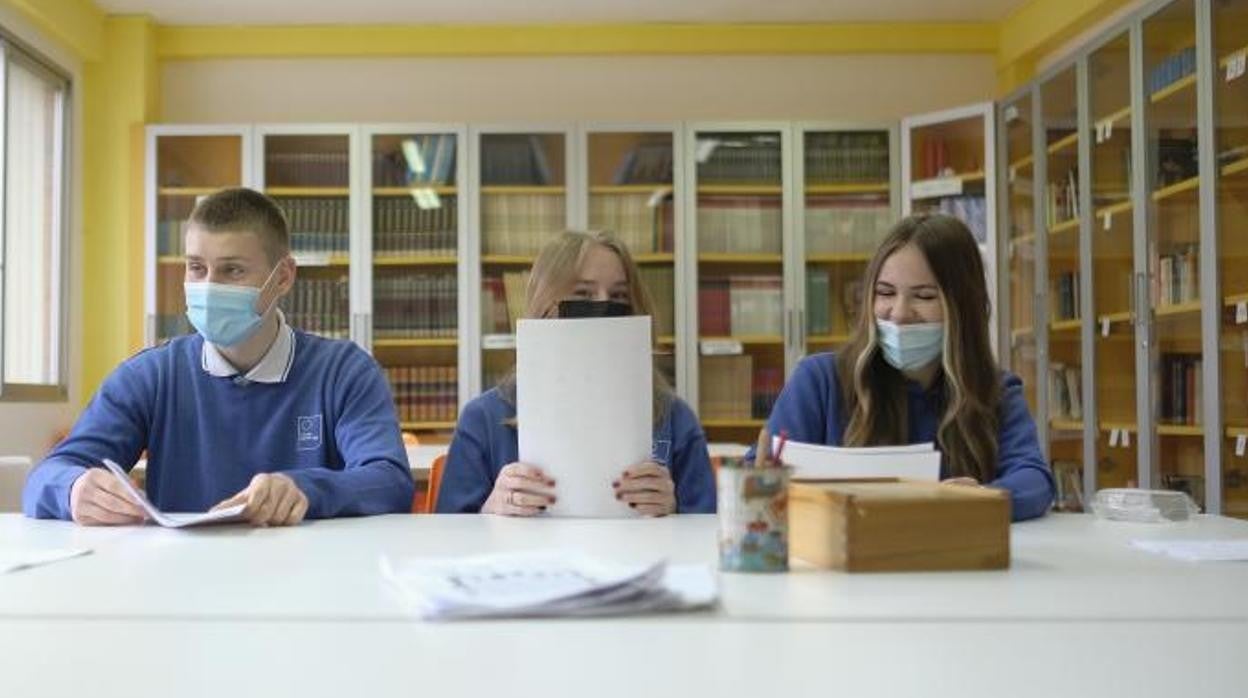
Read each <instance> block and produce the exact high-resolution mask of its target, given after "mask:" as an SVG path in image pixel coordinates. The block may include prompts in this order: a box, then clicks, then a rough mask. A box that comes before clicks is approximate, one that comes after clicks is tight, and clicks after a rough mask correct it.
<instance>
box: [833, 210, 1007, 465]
mask: <svg viewBox="0 0 1248 698" xmlns="http://www.w3.org/2000/svg"><path fill="white" fill-rule="evenodd" d="M907 245H914V246H915V247H916V248H917V249H918V250H919V252H920V253H922V255H923V257H924V258H925V259H926V260H927V264H928V266H929V267H931V270H932V273H933V274H934V275H935V276H936V282H937V284H938V285H939V286H940V299H941V305H942V306H943V308H944V314H945V321H944V322H945V343H944V350H943V352H942V353H941V367H940V370H939V371H938V372H937V375H936V379H935V383H934V384H933V387H934V388H935V389H936V390H937V391H938V392H937V395H938V397H939V399H940V403H941V405H942V409H943V413H942V415H941V418H940V424H939V426H938V427H937V432H936V441H937V444H938V445H939V446H940V450H941V452H942V453H943V457H944V459H945V465H946V472H947V473H948V474H949V475H950V476H953V477H958V476H967V477H973V478H975V479H976V480H978V481H980V482H989V481H991V480H992V479H993V477H994V475H995V473H996V470H997V438H998V433H999V428H1000V425H999V423H1000V418H999V416H998V407H999V405H1000V402H1001V376H1000V369H999V368H998V367H997V362H996V359H995V358H994V357H993V354H992V343H991V341H990V339H989V335H988V333H989V329H988V318H989V316H990V314H991V312H992V307H991V301H990V300H989V297H988V286H987V282H986V280H985V277H984V265H983V260H982V259H981V257H980V252H979V247H978V246H977V245H976V244H975V238H974V236H973V235H972V234H971V231H970V230H969V229H968V228H967V227H966V225H965V224H964V223H962V221H960V220H958V219H956V218H953V217H951V216H945V215H936V214H932V215H915V216H910V217H909V218H906V219H904V220H902V221H900V222H899V223H897V225H896V226H894V227H893V229H892V231H890V232H889V234H888V237H886V238H885V239H884V241H883V242H882V243H880V247H879V249H878V250H876V253H875V256H874V257H873V258H872V259H871V262H870V263H869V264H868V265H867V269H866V273H865V274H864V276H863V283H864V285H865V287H864V293H863V300H862V307H861V312H860V313H859V316H858V323H857V325H856V327H855V328H854V331H853V333H852V336H851V337H850V340H849V343H848V345H847V346H846V347H845V349H844V350H843V351H842V352H841V353H840V354H838V355H837V359H836V370H837V377H838V378H839V379H840V384H841V397H842V400H843V403H844V406H845V411H844V414H846V415H848V423H847V425H846V427H845V435H844V442H845V445H847V446H883V445H894V444H904V443H906V442H907V440H908V435H909V428H910V425H909V420H908V415H907V406H906V400H907V397H906V386H905V381H906V378H905V376H904V375H903V374H902V373H901V372H900V371H898V370H897V369H895V368H893V367H892V366H891V365H890V364H889V363H888V362H887V361H885V360H884V356H883V354H882V353H881V352H880V350H879V346H878V345H877V344H876V330H875V284H876V281H877V280H878V279H879V276H880V269H881V267H883V266H884V262H885V261H886V260H887V259H888V258H889V257H891V256H892V255H893V254H894V253H895V252H897V251H898V250H900V249H901V248H903V247H905V246H907Z"/></svg>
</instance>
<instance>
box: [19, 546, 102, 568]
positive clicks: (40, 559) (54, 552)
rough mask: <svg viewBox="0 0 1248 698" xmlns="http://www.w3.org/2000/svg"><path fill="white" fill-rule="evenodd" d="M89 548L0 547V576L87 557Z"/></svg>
mask: <svg viewBox="0 0 1248 698" xmlns="http://www.w3.org/2000/svg"><path fill="white" fill-rule="evenodd" d="M90 552H91V549H90V548H45V549H39V548H16V549H14V548H4V547H0V574H5V573H7V572H17V571H18V570H27V569H30V568H32V567H39V566H41V565H50V564H52V563H53V562H60V561H61V560H69V559H70V558H75V557H79V556H81V555H87V554H89V553H90Z"/></svg>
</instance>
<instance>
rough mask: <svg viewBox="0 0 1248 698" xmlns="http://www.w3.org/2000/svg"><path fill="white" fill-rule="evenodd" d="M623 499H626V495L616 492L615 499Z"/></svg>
mask: <svg viewBox="0 0 1248 698" xmlns="http://www.w3.org/2000/svg"><path fill="white" fill-rule="evenodd" d="M623 497H624V495H622V494H620V493H619V492H616V493H615V498H616V499H622V498H623Z"/></svg>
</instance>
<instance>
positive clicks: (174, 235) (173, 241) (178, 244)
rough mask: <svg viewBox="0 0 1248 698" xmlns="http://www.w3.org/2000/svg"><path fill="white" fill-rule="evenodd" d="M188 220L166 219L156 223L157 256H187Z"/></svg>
mask: <svg viewBox="0 0 1248 698" xmlns="http://www.w3.org/2000/svg"><path fill="white" fill-rule="evenodd" d="M188 223H189V222H188V221H187V220H186V219H165V220H161V221H157V222H156V254H158V255H160V256H161V257H165V256H170V255H174V256H179V257H180V256H182V255H184V254H186V226H187V225H188Z"/></svg>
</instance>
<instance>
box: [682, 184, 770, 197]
mask: <svg viewBox="0 0 1248 698" xmlns="http://www.w3.org/2000/svg"><path fill="white" fill-rule="evenodd" d="M783 193H784V187H782V186H780V185H775V184H701V185H698V195H699V196H780V195H781V194H783Z"/></svg>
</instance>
